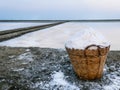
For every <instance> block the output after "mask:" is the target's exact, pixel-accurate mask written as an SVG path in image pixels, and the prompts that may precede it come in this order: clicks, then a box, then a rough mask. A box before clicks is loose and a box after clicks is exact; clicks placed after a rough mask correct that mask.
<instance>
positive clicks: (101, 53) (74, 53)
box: [65, 28, 110, 80]
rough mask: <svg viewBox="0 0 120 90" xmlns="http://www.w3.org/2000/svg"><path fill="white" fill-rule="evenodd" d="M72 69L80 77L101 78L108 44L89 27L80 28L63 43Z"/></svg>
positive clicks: (87, 78) (98, 33)
mask: <svg viewBox="0 0 120 90" xmlns="http://www.w3.org/2000/svg"><path fill="white" fill-rule="evenodd" d="M65 47H66V50H67V52H68V54H69V57H70V60H71V63H72V65H73V68H74V71H75V72H76V73H77V75H78V76H79V77H80V78H81V79H86V80H91V79H98V78H101V76H102V73H103V68H104V64H105V61H106V57H107V54H108V52H109V48H110V44H109V42H108V41H107V40H106V39H105V38H104V36H103V35H102V34H101V33H100V32H97V31H95V30H93V29H91V28H89V29H86V30H81V31H80V32H78V33H77V34H76V35H74V36H73V37H72V38H71V39H70V40H68V41H67V42H66V44H65Z"/></svg>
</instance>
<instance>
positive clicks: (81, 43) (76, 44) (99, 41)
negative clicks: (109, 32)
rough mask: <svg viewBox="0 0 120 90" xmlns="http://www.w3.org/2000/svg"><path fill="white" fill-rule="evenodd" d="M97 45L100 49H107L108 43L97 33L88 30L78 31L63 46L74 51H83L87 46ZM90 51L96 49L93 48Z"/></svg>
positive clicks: (90, 29)
mask: <svg viewBox="0 0 120 90" xmlns="http://www.w3.org/2000/svg"><path fill="white" fill-rule="evenodd" d="M93 44H95V45H99V46H101V47H107V46H109V45H110V43H109V42H108V41H107V39H106V38H105V37H104V36H103V35H102V34H101V33H100V32H98V31H96V30H94V29H92V28H88V29H84V30H80V31H79V32H78V33H76V34H75V35H74V36H73V37H72V38H70V39H69V40H68V41H67V42H66V43H65V46H66V47H68V48H71V49H72V48H74V49H85V48H86V47H87V46H89V45H93ZM92 49H96V48H95V47H94V48H92Z"/></svg>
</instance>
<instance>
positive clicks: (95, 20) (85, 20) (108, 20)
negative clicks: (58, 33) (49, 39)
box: [0, 19, 120, 22]
mask: <svg viewBox="0 0 120 90" xmlns="http://www.w3.org/2000/svg"><path fill="white" fill-rule="evenodd" d="M42 21H45V22H46V21H47V22H54V21H62V22H110V21H111V22H117V21H120V19H81V20H74V19H73V20H0V22H42Z"/></svg>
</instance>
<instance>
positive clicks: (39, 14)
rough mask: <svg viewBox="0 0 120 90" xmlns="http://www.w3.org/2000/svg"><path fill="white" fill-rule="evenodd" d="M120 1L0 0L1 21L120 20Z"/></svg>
mask: <svg viewBox="0 0 120 90" xmlns="http://www.w3.org/2000/svg"><path fill="white" fill-rule="evenodd" d="M119 18H120V0H0V19H12V20H13V19H14V20H15V19H37V20H51V19H52V20H56V19H57V20H61V19H62V20H64V19H76V20H78V19H79V20H80V19H119Z"/></svg>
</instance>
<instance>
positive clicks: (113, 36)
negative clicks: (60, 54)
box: [0, 22, 120, 50]
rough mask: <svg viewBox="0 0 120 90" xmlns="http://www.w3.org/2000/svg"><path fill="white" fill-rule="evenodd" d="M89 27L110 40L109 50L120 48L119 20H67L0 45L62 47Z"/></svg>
mask: <svg viewBox="0 0 120 90" xmlns="http://www.w3.org/2000/svg"><path fill="white" fill-rule="evenodd" d="M89 27H92V28H94V29H95V30H98V31H100V32H101V33H102V34H103V35H104V36H105V37H106V38H107V39H108V40H109V41H110V42H111V50H120V47H119V46H120V42H119V37H120V30H119V29H120V22H99V23H96V22H95V23H80V22H68V23H64V24H61V25H57V26H54V27H51V28H47V29H43V30H40V31H36V32H32V33H28V34H25V35H23V36H21V37H18V38H15V39H11V40H8V41H4V42H1V43H0V46H11V47H47V48H62V49H64V43H65V42H66V41H67V40H68V39H69V38H70V37H71V36H72V35H74V34H75V33H77V32H79V31H80V30H84V29H87V28H89Z"/></svg>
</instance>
